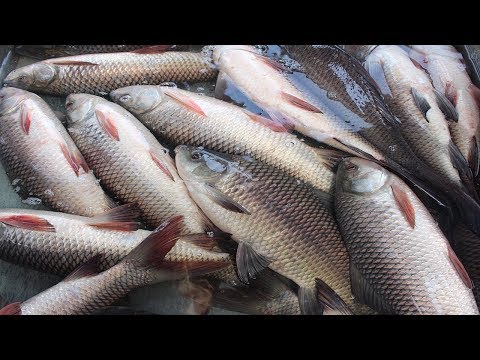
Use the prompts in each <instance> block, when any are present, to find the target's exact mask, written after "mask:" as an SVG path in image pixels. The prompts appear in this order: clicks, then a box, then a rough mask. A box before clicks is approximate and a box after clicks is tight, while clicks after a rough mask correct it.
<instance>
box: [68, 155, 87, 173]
mask: <svg viewBox="0 0 480 360" xmlns="http://www.w3.org/2000/svg"><path fill="white" fill-rule="evenodd" d="M72 159H73V161H74V162H75V164H77V167H78V169H79V170H80V168H82V169H83V171H85V173H88V172H89V171H90V168H89V167H88V164H87V162H86V161H85V158H84V157H83V155H82V154H81V153H80V151H78V149H75V150H74V151H73V154H72Z"/></svg>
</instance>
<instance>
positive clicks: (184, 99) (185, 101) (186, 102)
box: [163, 90, 207, 117]
mask: <svg viewBox="0 0 480 360" xmlns="http://www.w3.org/2000/svg"><path fill="white" fill-rule="evenodd" d="M163 93H164V94H165V95H167V96H168V97H170V98H172V99H174V100H176V101H178V102H179V103H180V104H182V105H183V106H185V107H186V108H187V109H189V110H190V111H193V112H195V113H197V114H198V115H201V116H205V117H206V116H207V114H205V112H204V111H203V110H202V108H201V107H200V105H198V104H197V103H196V102H195V101H193V100H192V99H190V98H189V97H188V96H186V95H183V94H180V93H176V92H174V91H171V90H164V92H163Z"/></svg>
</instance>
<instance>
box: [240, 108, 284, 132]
mask: <svg viewBox="0 0 480 360" xmlns="http://www.w3.org/2000/svg"><path fill="white" fill-rule="evenodd" d="M244 112H245V114H246V115H247V116H248V117H249V118H250V119H252V120H253V121H255V122H256V123H258V124H260V125H263V126H265V127H266V128H269V129H270V130H272V131H275V132H288V131H289V129H288V128H287V126H285V125H283V124H280V123H278V122H276V121H274V120H271V119H267V118H266V117H263V116H261V115H257V114H254V113H252V112H250V111H248V110H244Z"/></svg>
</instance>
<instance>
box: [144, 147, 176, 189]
mask: <svg viewBox="0 0 480 360" xmlns="http://www.w3.org/2000/svg"><path fill="white" fill-rule="evenodd" d="M150 156H151V157H152V160H153V162H154V163H155V164H156V165H157V166H158V167H159V168H160V170H162V171H163V172H164V173H165V175H167V176H168V177H169V178H170V179H172V181H175V179H174V177H173V175H172V173H171V172H170V170H168V168H167V167H166V166H165V165H164V164H163V162H162V161H161V160H160V159H159V158H158V157H157V155H155V154H154V153H153V151H152V150H150Z"/></svg>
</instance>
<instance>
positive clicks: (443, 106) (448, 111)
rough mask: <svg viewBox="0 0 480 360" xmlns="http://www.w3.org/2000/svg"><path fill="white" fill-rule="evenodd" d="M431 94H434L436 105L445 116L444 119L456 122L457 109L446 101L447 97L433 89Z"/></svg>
mask: <svg viewBox="0 0 480 360" xmlns="http://www.w3.org/2000/svg"><path fill="white" fill-rule="evenodd" d="M433 92H434V93H435V98H436V100H437V105H438V107H439V108H440V110H441V111H442V113H443V114H444V115H445V118H446V119H447V120H452V121H455V122H458V112H457V109H455V106H453V104H452V103H451V102H450V100H448V99H447V97H446V96H445V95H444V94H442V93H441V92H440V91H438V90H437V89H433Z"/></svg>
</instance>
